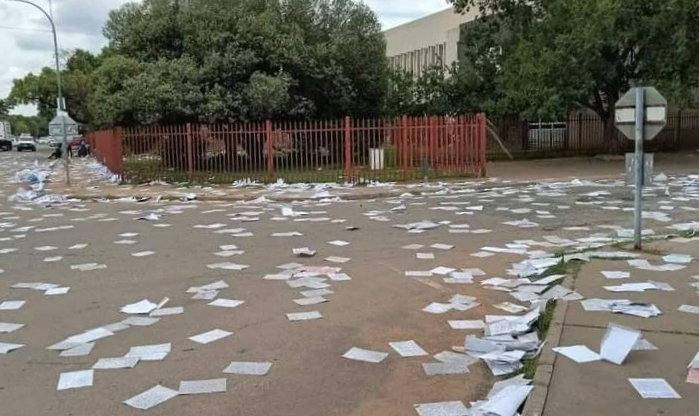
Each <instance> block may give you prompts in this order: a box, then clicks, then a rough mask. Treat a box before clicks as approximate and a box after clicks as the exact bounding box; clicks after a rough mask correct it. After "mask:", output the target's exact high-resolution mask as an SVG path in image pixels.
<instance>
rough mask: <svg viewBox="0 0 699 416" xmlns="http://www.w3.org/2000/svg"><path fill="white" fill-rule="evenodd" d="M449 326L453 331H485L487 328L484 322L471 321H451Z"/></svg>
mask: <svg viewBox="0 0 699 416" xmlns="http://www.w3.org/2000/svg"><path fill="white" fill-rule="evenodd" d="M449 326H450V327H451V329H483V328H485V324H484V323H483V321H480V320H479V321H469V320H460V321H449Z"/></svg>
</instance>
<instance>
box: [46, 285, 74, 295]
mask: <svg viewBox="0 0 699 416" xmlns="http://www.w3.org/2000/svg"><path fill="white" fill-rule="evenodd" d="M69 291H70V288H69V287H57V288H53V289H49V290H47V291H46V292H44V295H46V296H57V295H65V294H66V293H68V292H69Z"/></svg>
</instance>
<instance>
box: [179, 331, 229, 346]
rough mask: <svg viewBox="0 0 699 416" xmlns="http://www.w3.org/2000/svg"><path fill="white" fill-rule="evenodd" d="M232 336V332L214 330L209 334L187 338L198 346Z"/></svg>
mask: <svg viewBox="0 0 699 416" xmlns="http://www.w3.org/2000/svg"><path fill="white" fill-rule="evenodd" d="M231 335H233V332H228V331H224V330H222V329H214V330H212V331H209V332H204V333H203V334H199V335H195V336H192V337H189V339H190V340H192V341H194V342H196V343H198V344H204V345H206V344H209V343H212V342H214V341H218V340H220V339H223V338H226V337H229V336H231Z"/></svg>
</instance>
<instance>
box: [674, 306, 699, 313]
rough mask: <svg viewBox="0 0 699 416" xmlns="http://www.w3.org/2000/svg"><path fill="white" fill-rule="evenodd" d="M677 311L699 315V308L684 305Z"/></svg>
mask: <svg viewBox="0 0 699 416" xmlns="http://www.w3.org/2000/svg"><path fill="white" fill-rule="evenodd" d="M677 310H678V311H680V312H686V313H693V314H696V315H699V306H692V305H682V306H680V307H679V308H677Z"/></svg>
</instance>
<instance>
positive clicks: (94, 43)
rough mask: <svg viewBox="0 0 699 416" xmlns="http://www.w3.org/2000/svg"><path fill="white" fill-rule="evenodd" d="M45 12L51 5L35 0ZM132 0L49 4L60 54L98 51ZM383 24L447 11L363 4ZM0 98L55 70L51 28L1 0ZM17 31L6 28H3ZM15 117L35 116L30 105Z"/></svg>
mask: <svg viewBox="0 0 699 416" xmlns="http://www.w3.org/2000/svg"><path fill="white" fill-rule="evenodd" d="M34 1H35V2H36V3H37V4H38V5H39V6H42V7H44V8H45V9H46V10H48V5H49V0H34ZM129 1H130V0H53V14H54V20H55V22H56V26H57V29H58V42H59V48H60V49H61V50H72V49H76V48H82V49H88V50H90V51H93V52H98V51H99V50H100V49H101V48H102V47H103V46H104V45H105V43H106V41H105V39H104V38H103V37H102V25H103V24H104V22H105V21H106V19H107V16H108V14H109V11H110V10H111V9H114V8H117V7H119V6H121V5H122V4H125V3H128V2H129ZM365 3H366V4H367V5H369V7H371V8H372V9H373V10H374V11H375V12H376V14H377V15H378V16H379V19H380V20H381V24H382V25H383V27H384V28H390V27H393V26H397V25H399V24H402V23H405V22H408V21H410V20H413V19H415V18H417V17H421V16H424V15H427V14H430V13H434V12H437V11H440V10H443V9H445V8H446V7H447V6H448V5H447V3H446V1H445V0H415V1H406V0H365ZM0 22H2V25H1V27H0V51H2V59H0V98H1V97H6V96H7V95H8V94H9V93H10V90H11V88H12V80H13V79H15V78H19V77H23V76H24V75H26V74H27V73H29V72H34V73H36V72H39V71H40V70H41V68H43V67H45V66H52V65H53V52H52V51H53V40H52V38H51V33H50V32H48V30H49V29H50V25H49V23H48V21H47V20H46V19H45V17H44V16H43V15H42V14H41V12H39V11H38V10H36V9H34V8H33V7H31V6H29V5H26V4H22V3H12V2H9V1H4V0H0ZM8 26H9V27H12V28H16V29H8V28H7V27H8ZM14 112H15V113H18V114H33V113H34V112H35V109H33V108H32V107H29V106H21V107H20V108H16V109H15V111H14Z"/></svg>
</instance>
